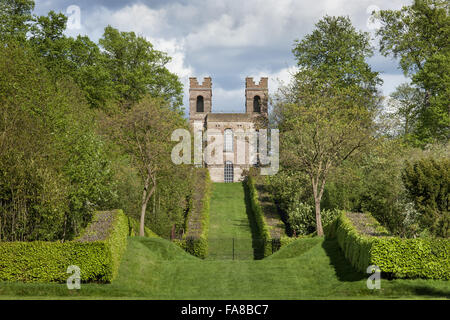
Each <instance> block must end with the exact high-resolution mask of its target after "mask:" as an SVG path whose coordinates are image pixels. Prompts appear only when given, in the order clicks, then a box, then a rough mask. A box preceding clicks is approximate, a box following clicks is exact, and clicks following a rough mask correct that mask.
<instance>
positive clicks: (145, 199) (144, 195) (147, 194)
mask: <svg viewBox="0 0 450 320" xmlns="http://www.w3.org/2000/svg"><path fill="white" fill-rule="evenodd" d="M149 184H150V176H148V177H147V179H146V180H145V184H144V191H143V192H142V206H141V219H140V223H139V235H140V236H141V237H144V236H145V228H144V226H145V212H146V211H147V204H148V200H149V199H150V197H151V196H152V194H153V192H154V191H155V188H156V184H153V186H152V190H150V192H148V187H149Z"/></svg>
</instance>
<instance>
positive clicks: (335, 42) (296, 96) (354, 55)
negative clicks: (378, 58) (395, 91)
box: [274, 16, 381, 236]
mask: <svg viewBox="0 0 450 320" xmlns="http://www.w3.org/2000/svg"><path fill="white" fill-rule="evenodd" d="M293 53H294V55H295V56H296V58H297V63H298V66H299V71H298V73H297V74H296V75H295V78H294V81H293V83H292V85H291V86H290V87H285V88H282V89H281V91H280V94H279V95H280V97H276V99H275V106H274V113H275V117H274V118H275V121H276V122H277V124H278V127H279V129H280V143H281V145H280V147H281V150H280V157H281V159H280V160H281V163H282V165H283V167H285V168H287V169H288V170H298V171H302V172H304V173H305V174H306V175H307V176H308V178H309V181H310V184H311V190H312V194H313V198H314V207H315V218H316V219H315V220H316V228H317V234H318V235H319V236H321V235H323V229H322V219H321V207H320V206H321V199H322V196H323V192H324V188H325V184H326V181H327V178H328V175H329V174H330V172H331V171H332V170H333V169H335V168H336V167H339V166H340V165H341V164H342V163H343V162H344V161H345V160H346V159H348V158H350V157H351V156H353V155H354V154H355V153H357V151H359V150H361V149H362V148H363V147H364V146H365V145H366V144H368V143H369V142H370V140H371V134H372V130H373V128H374V124H373V120H372V119H373V111H374V110H375V109H376V108H377V107H378V105H379V97H378V96H377V90H376V85H377V84H379V83H381V80H380V79H379V78H378V73H377V72H373V71H372V70H371V68H370V66H369V65H368V64H367V62H366V61H365V59H366V58H367V57H369V56H371V55H372V48H371V47H370V43H369V36H368V34H367V33H363V32H359V31H357V30H356V29H355V28H354V27H353V26H352V24H351V22H350V20H349V18H346V17H329V16H325V17H324V18H323V19H322V20H320V21H319V22H318V23H317V24H316V29H315V30H314V31H313V32H312V33H311V34H309V35H307V36H306V37H305V38H304V39H303V40H301V41H296V46H295V48H294V49H293Z"/></svg>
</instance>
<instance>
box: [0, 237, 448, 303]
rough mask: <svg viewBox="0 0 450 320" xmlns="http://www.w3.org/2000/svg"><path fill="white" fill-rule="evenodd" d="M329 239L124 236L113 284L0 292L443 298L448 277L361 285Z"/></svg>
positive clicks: (1, 290)
mask: <svg viewBox="0 0 450 320" xmlns="http://www.w3.org/2000/svg"><path fill="white" fill-rule="evenodd" d="M366 277H367V276H366V275H365V274H360V273H357V272H355V271H354V270H353V269H352V267H351V266H350V265H349V263H348V262H347V261H346V260H345V258H344V257H343V255H342V252H341V251H340V249H339V247H338V245H337V243H336V242H335V241H324V240H323V239H321V238H307V239H299V240H297V241H295V242H293V243H291V244H290V245H288V246H286V247H284V248H282V249H281V250H280V251H278V252H276V253H275V254H273V255H272V256H270V257H268V258H266V259H263V260H235V261H232V260H201V259H198V258H195V257H193V256H191V255H189V254H187V253H186V252H184V251H183V250H182V249H180V248H179V247H177V246H175V245H174V244H172V243H171V242H169V241H167V240H163V239H157V238H141V237H133V238H129V241H128V249H127V251H126V254H125V256H124V258H123V261H122V264H121V266H120V272H119V276H118V278H117V279H116V280H115V281H114V282H113V283H112V284H106V285H102V284H82V286H81V289H80V290H68V289H67V287H66V285H65V284H36V283H28V284H23V283H5V282H3V283H0V298H3V299H8V298H13V299H22V298H39V297H41V298H45V299H67V298H76V299H85V298H95V299H114V298H131V299H140V298H145V299H399V298H402V299H404V298H406V299H425V298H433V299H436V298H437V299H446V298H447V299H448V298H450V289H449V282H448V281H434V280H420V279H418V280H384V279H382V280H381V290H368V289H367V287H366Z"/></svg>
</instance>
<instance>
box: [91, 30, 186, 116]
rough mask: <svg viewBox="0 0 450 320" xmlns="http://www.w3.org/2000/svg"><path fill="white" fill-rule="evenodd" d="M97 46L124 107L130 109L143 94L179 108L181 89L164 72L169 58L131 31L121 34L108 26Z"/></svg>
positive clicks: (171, 75) (170, 75) (174, 80)
mask: <svg viewBox="0 0 450 320" xmlns="http://www.w3.org/2000/svg"><path fill="white" fill-rule="evenodd" d="M99 43H100V45H101V47H102V48H103V50H104V51H103V54H104V56H105V57H106V60H105V63H106V66H107V68H108V69H109V70H110V73H111V76H112V81H113V82H114V84H115V91H116V92H117V96H118V98H119V101H120V103H121V104H122V105H123V106H125V107H130V106H132V105H133V104H135V103H136V102H138V101H139V100H140V99H142V98H143V97H144V96H145V95H146V94H150V95H151V96H152V97H161V98H164V99H165V100H167V101H170V102H171V104H172V107H173V108H174V109H177V108H178V107H179V106H181V104H182V100H183V90H182V89H183V87H182V84H181V83H180V81H179V80H178V77H177V76H176V75H174V74H172V73H170V72H169V71H168V70H167V68H166V65H167V63H169V62H170V57H169V56H167V54H166V53H164V52H161V51H158V50H155V49H153V45H152V44H151V43H150V42H149V41H147V40H146V39H145V38H143V37H140V36H136V34H135V33H134V32H120V31H119V30H117V29H114V28H113V27H111V26H108V27H106V28H105V32H104V34H103V37H102V38H101V39H100V40H99Z"/></svg>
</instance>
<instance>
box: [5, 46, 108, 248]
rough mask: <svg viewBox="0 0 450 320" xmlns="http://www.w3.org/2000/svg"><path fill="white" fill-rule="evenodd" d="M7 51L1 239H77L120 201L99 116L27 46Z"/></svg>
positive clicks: (77, 91)
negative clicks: (97, 213) (96, 214)
mask: <svg viewBox="0 0 450 320" xmlns="http://www.w3.org/2000/svg"><path fill="white" fill-rule="evenodd" d="M0 56H1V59H0V61H1V63H0V83H1V88H2V89H1V91H0V104H1V107H2V108H1V111H0V112H1V114H2V116H1V119H0V130H1V132H2V137H1V138H0V146H1V147H0V164H1V165H0V176H1V177H2V179H0V201H1V203H2V205H1V207H0V239H2V240H6V241H17V240H21V241H27V240H56V239H71V238H73V237H74V236H76V235H77V233H78V232H79V230H80V229H81V228H83V227H85V226H86V224H87V223H88V222H89V221H90V219H91V217H92V212H93V211H94V210H99V209H100V210H101V209H106V208H108V207H111V205H112V203H113V202H114V201H115V200H116V193H115V185H114V183H113V181H112V175H111V170H110V162H109V161H108V160H107V155H106V150H105V146H104V144H103V141H102V139H101V138H100V137H99V136H98V135H97V134H96V132H95V127H96V126H95V123H94V121H93V119H94V115H93V114H92V112H90V110H89V107H88V105H87V104H86V103H85V101H84V99H83V94H82V93H81V92H80V90H79V89H78V88H77V87H76V85H75V84H74V83H73V82H72V81H71V80H70V79H63V78H62V79H60V80H59V81H57V82H54V80H53V77H52V75H51V74H50V73H49V72H48V71H47V70H46V68H45V64H44V62H43V61H42V59H40V58H38V57H36V55H35V53H34V51H33V50H32V49H30V48H29V47H27V46H26V45H19V44H15V43H12V42H11V43H10V44H9V45H8V46H2V47H1V48H0ZM17 61H20V63H17Z"/></svg>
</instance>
